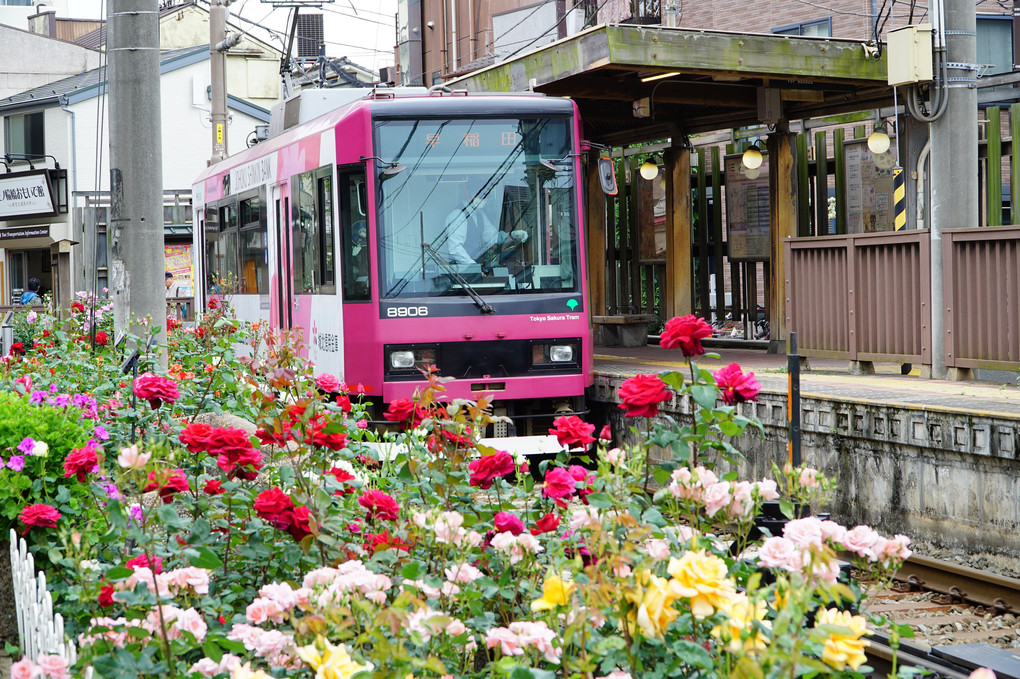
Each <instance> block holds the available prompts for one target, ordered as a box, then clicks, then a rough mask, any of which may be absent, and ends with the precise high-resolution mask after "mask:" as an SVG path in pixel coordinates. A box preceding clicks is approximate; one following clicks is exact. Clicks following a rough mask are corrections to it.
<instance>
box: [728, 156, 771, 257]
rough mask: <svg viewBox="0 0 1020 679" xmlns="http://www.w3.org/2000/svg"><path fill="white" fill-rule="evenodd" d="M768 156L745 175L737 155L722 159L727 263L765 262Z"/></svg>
mask: <svg viewBox="0 0 1020 679" xmlns="http://www.w3.org/2000/svg"><path fill="white" fill-rule="evenodd" d="M768 163H769V161H768V156H766V157H765V159H764V160H763V161H762V164H761V167H760V168H758V169H757V170H756V171H751V172H748V170H747V169H746V168H744V166H743V164H742V162H741V156H739V155H733V156H726V165H725V167H726V225H727V229H728V231H727V241H728V243H729V256H730V259H731V260H739V261H749V262H767V261H768V260H769V256H770V253H769V246H770V240H769V165H768Z"/></svg>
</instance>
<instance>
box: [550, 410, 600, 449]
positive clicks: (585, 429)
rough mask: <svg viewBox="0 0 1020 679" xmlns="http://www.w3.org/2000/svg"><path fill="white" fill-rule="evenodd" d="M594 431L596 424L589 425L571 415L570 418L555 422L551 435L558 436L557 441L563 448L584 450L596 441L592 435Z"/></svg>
mask: <svg viewBox="0 0 1020 679" xmlns="http://www.w3.org/2000/svg"><path fill="white" fill-rule="evenodd" d="M593 431H595V425H594V424H588V423H587V422H585V421H584V420H582V419H581V418H579V417H578V416H577V415H570V416H569V417H557V418H556V419H555V420H553V428H552V429H550V430H549V433H550V434H554V435H555V436H556V440H557V441H558V442H559V444H560V445H561V446H566V447H567V448H584V447H585V446H587V445H588V444H589V443H593V442H594V441H595V439H594V438H593V437H592V435H591V433H592V432H593Z"/></svg>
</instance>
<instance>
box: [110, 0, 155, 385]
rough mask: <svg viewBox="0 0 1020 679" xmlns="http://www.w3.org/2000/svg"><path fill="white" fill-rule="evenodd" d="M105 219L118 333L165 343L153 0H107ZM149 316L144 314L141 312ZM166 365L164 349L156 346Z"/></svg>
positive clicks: (114, 313)
mask: <svg viewBox="0 0 1020 679" xmlns="http://www.w3.org/2000/svg"><path fill="white" fill-rule="evenodd" d="M107 54H108V55H109V64H110V65H109V69H110V71H109V74H110V75H109V78H110V79H109V88H110V97H109V107H110V112H109V115H110V226H111V228H112V234H111V251H112V255H113V262H112V272H111V273H112V276H111V279H112V282H111V290H112V293H113V302H114V307H113V318H114V328H115V331H116V334H117V336H118V337H122V336H124V334H125V333H131V334H133V335H136V336H138V337H142V338H146V337H149V331H150V329H151V328H153V327H155V328H157V331H156V333H155V337H156V339H157V340H158V342H159V344H160V345H161V346H165V345H166V292H165V286H164V283H163V276H162V275H161V274H160V272H161V271H164V270H165V268H166V259H165V255H164V252H163V152H162V134H161V128H160V90H159V7H158V1H157V0H109V11H108V14H107ZM146 319H147V320H146ZM160 363H161V364H162V365H163V366H165V365H166V351H165V349H164V350H161V352H160Z"/></svg>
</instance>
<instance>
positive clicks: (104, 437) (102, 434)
mask: <svg viewBox="0 0 1020 679" xmlns="http://www.w3.org/2000/svg"><path fill="white" fill-rule="evenodd" d="M93 433H94V434H95V435H96V438H97V439H99V440H100V441H109V440H110V434H109V433H108V432H107V431H106V428H105V427H103V426H102V425H101V424H97V425H96V428H95V429H94V430H93Z"/></svg>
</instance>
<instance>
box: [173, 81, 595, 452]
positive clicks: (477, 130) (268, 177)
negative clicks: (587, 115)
mask: <svg viewBox="0 0 1020 679" xmlns="http://www.w3.org/2000/svg"><path fill="white" fill-rule="evenodd" d="M278 114H279V115H278ZM580 129H581V123H580V119H579V118H578V113H577V107H576V106H575V105H574V104H573V102H571V101H569V100H567V99H561V98H553V97H545V96H543V95H535V94H513V95H511V94H503V95H488V94H486V95H477V94H466V93H464V92H450V91H448V90H445V88H443V91H436V88H433V89H432V90H425V89H424V88H406V89H399V88H398V89H377V90H372V91H371V92H370V93H368V94H367V95H366V94H365V92H364V91H360V92H357V91H352V90H313V91H305V92H303V93H302V95H301V96H299V97H296V98H294V99H292V100H289V101H287V102H286V103H284V104H281V105H280V106H279V107H277V109H276V110H274V112H273V122H272V123H271V125H270V135H269V138H268V139H266V140H265V141H262V142H260V143H258V144H256V145H255V146H253V147H252V148H249V149H248V150H246V151H244V152H242V153H239V154H237V155H235V156H232V157H230V158H228V159H226V160H224V161H222V162H220V163H218V164H216V165H213V166H211V167H209V168H208V169H207V170H206V171H205V172H203V173H202V174H201V175H200V176H199V177H198V179H197V180H196V182H195V185H194V193H193V196H194V207H195V210H194V214H195V230H194V233H195V252H196V253H198V255H197V257H196V259H197V268H198V271H197V272H196V282H197V281H205V283H206V284H205V285H204V286H202V285H197V286H196V288H197V295H198V296H200V297H201V298H202V300H203V301H204V300H206V299H208V298H209V297H210V296H215V295H216V294H219V293H220V292H222V291H221V290H220V288H219V285H220V284H221V283H220V281H222V280H227V281H230V282H231V289H232V304H233V305H234V308H235V309H236V311H237V313H238V315H239V316H240V317H242V318H245V319H248V320H253V321H254V320H263V321H268V322H269V323H271V324H272V325H273V326H274V327H279V328H301V329H302V330H303V337H304V338H305V341H306V343H307V352H308V354H307V355H308V358H309V359H310V360H311V361H312V362H313V363H314V365H315V370H316V372H317V373H322V372H328V373H332V374H334V375H336V376H337V377H339V378H341V379H342V380H344V381H346V382H347V383H348V384H350V385H354V384H359V383H360V384H361V385H363V386H364V388H365V390H366V393H367V395H368V397H369V398H370V399H372V400H373V401H374V402H375V403H377V404H380V405H381V404H385V403H389V402H391V401H393V400H396V399H399V398H402V397H406V396H412V395H413V394H414V392H415V390H416V389H418V388H419V387H420V386H421V385H422V383H423V377H422V373H421V368H423V367H425V366H429V365H434V366H436V367H437V368H438V370H439V372H440V374H442V375H443V376H446V377H450V378H454V380H453V381H452V382H450V383H448V384H447V385H446V387H447V389H448V395H449V397H450V398H457V397H465V398H471V396H472V394H473V393H476V392H482V391H484V392H487V393H491V394H493V395H494V397H495V400H496V410H497V413H499V414H505V415H508V416H510V417H511V418H512V419H513V420H514V423H515V425H516V431H509V432H497V433H496V434H497V435H506V434H507V433H509V434H511V435H513V434H514V433H516V434H519V435H525V434H533V433H541V434H545V433H546V428H548V426H549V422H550V418H551V416H553V415H558V414H564V413H577V412H582V411H584V409H585V404H584V393H585V388H586V387H588V386H589V385H590V384H591V367H592V332H591V323H590V312H589V302H588V292H587V286H586V280H587V279H586V276H585V261H584V253H585V250H584V238H583V235H584V231H583V229H582V224H583V214H582V206H583V201H582V196H583V189H584V186H583V181H582V180H581V178H582V177H583V175H582V173H581V162H580V155H581V154H580V150H581V142H580Z"/></svg>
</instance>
